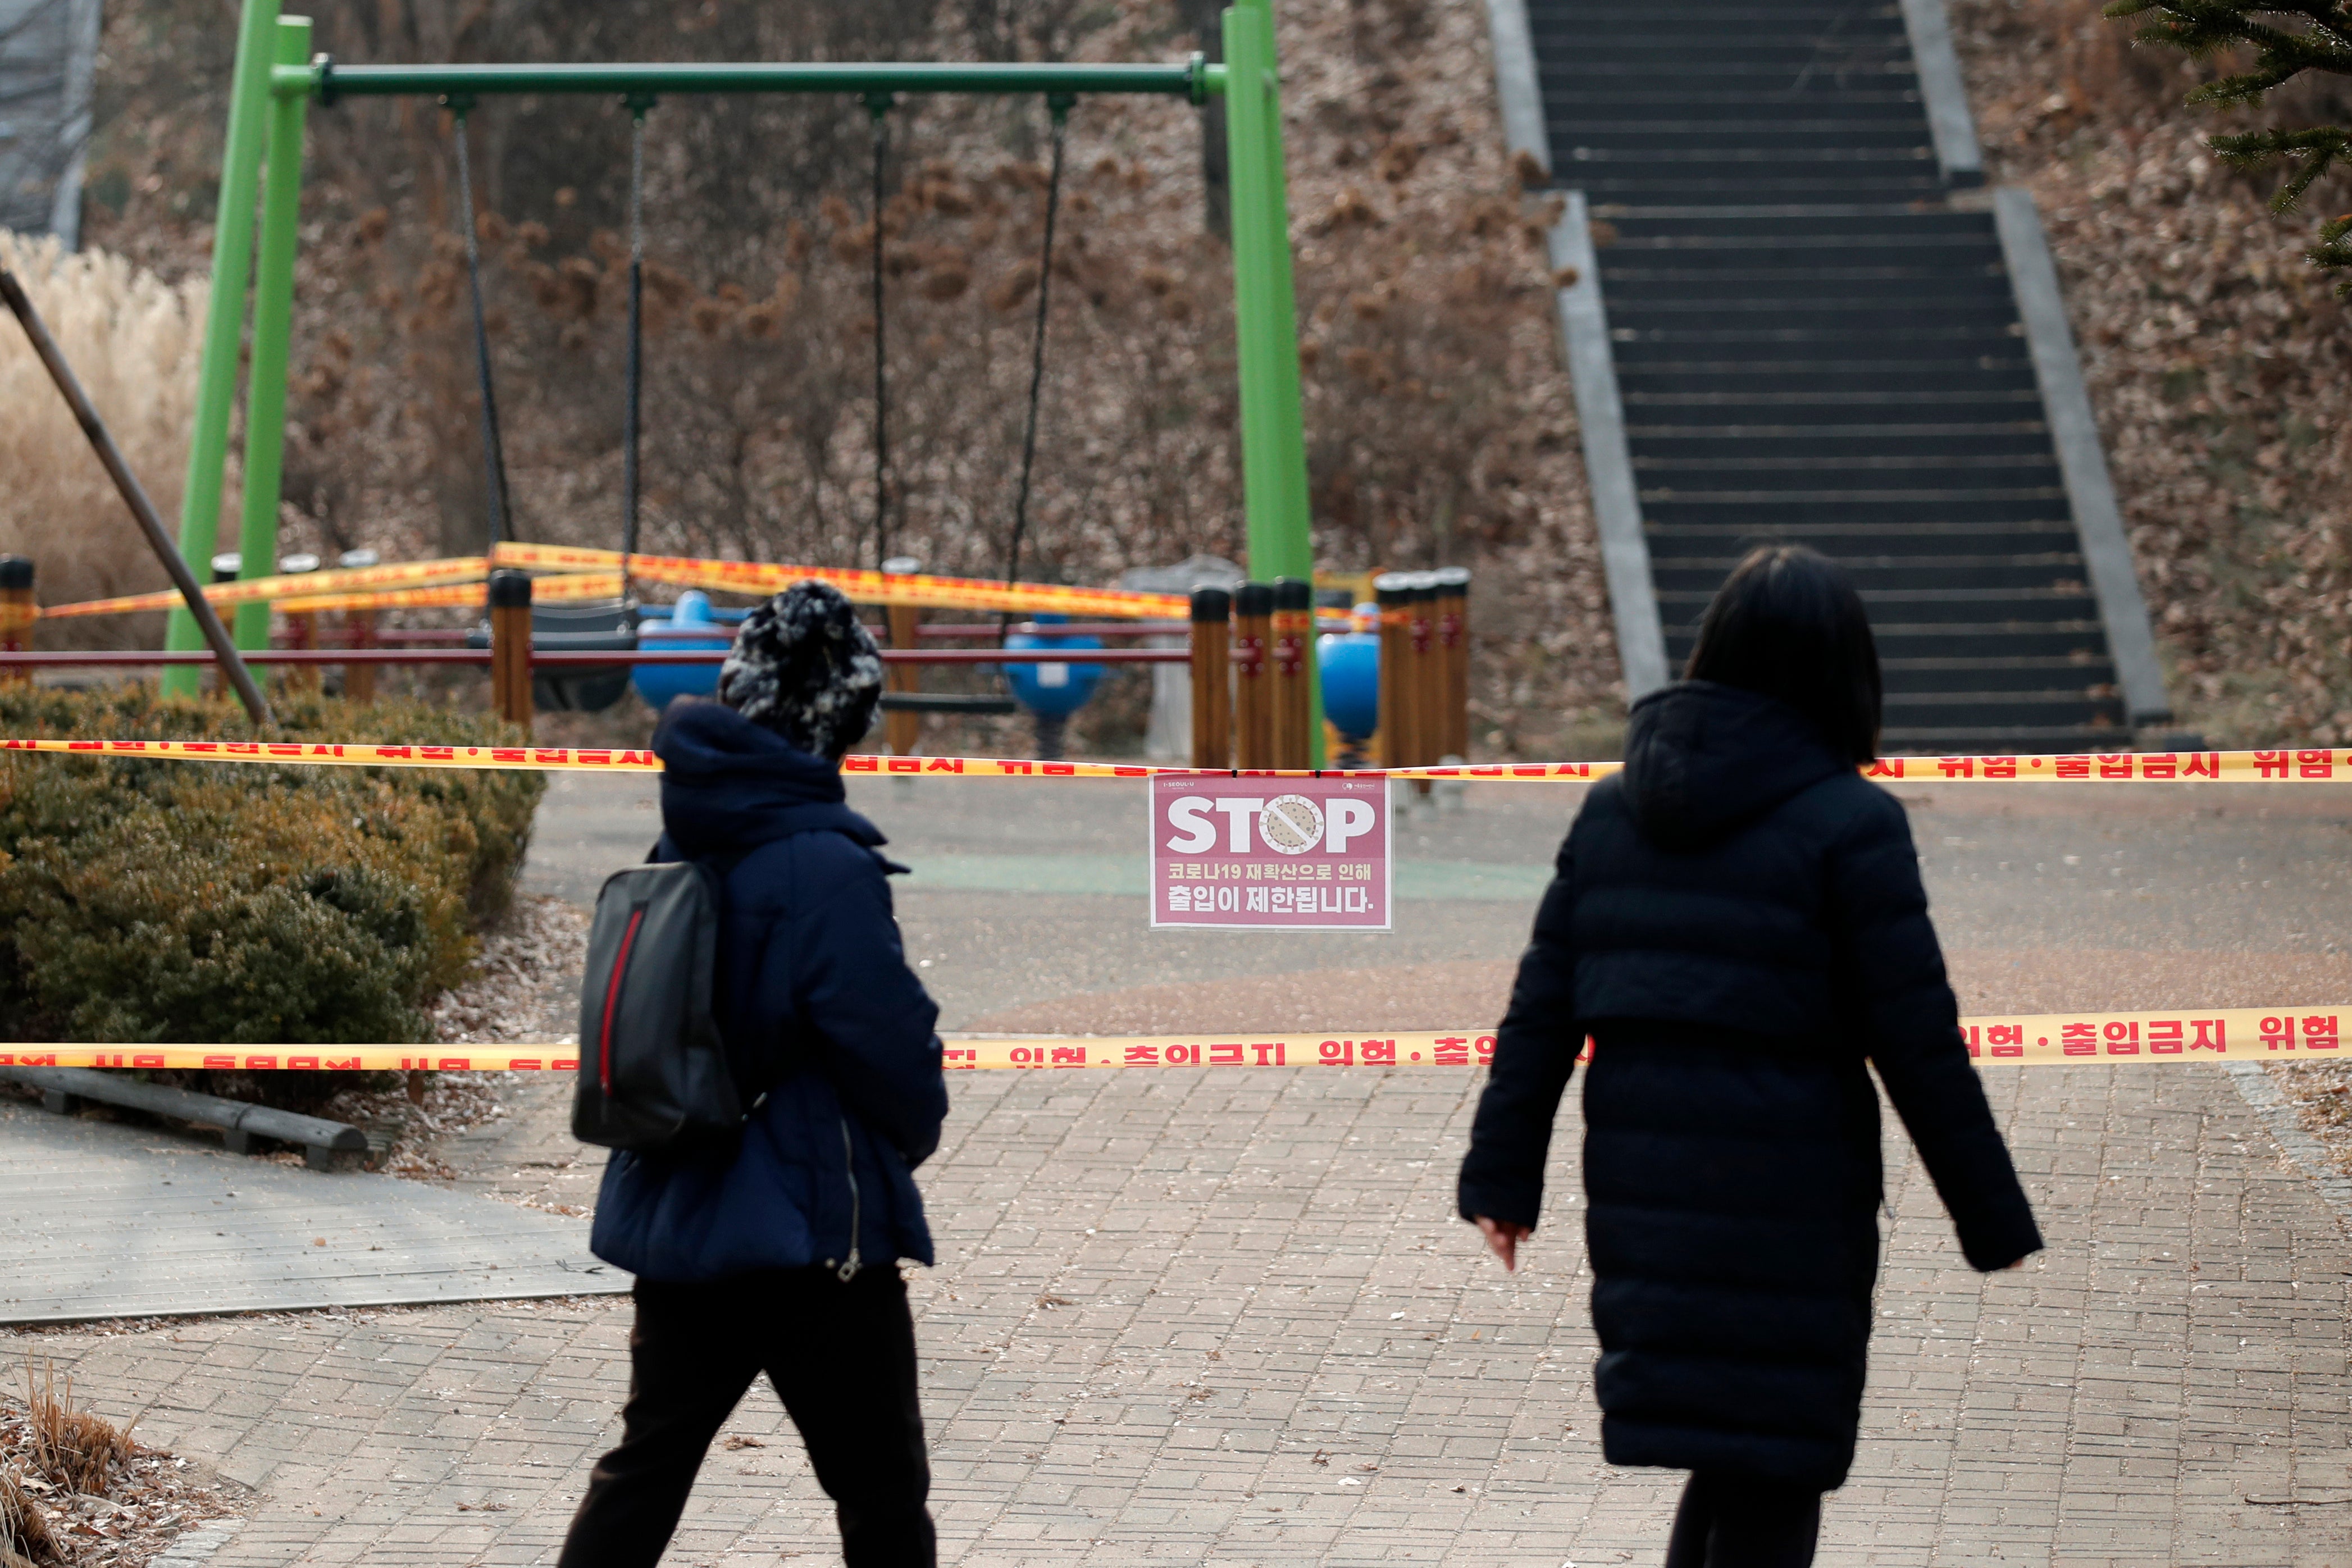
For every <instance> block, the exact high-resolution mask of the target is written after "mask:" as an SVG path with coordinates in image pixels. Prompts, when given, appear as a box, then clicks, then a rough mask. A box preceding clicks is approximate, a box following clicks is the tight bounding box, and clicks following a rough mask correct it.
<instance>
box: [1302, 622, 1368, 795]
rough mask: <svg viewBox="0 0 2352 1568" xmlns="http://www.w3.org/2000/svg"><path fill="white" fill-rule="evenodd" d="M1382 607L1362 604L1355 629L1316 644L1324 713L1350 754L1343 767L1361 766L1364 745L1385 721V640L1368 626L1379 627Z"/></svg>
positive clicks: (1345, 756)
mask: <svg viewBox="0 0 2352 1568" xmlns="http://www.w3.org/2000/svg"><path fill="white" fill-rule="evenodd" d="M1380 613H1381V612H1380V606H1379V605H1357V606H1356V611H1355V628H1356V629H1354V630H1352V631H1347V632H1326V633H1325V634H1324V635H1323V636H1322V637H1318V638H1317V639H1316V641H1315V658H1316V663H1317V665H1318V668H1320V670H1321V671H1322V675H1323V713H1324V716H1325V717H1326V718H1328V719H1329V720H1330V721H1331V727H1332V728H1333V729H1335V730H1337V731H1339V738H1340V739H1341V740H1342V741H1344V742H1347V750H1346V752H1344V753H1343V754H1342V755H1341V757H1340V759H1339V765H1340V766H1341V767H1360V766H1361V765H1362V764H1363V760H1364V759H1363V748H1364V742H1366V741H1369V740H1370V739H1371V738H1372V731H1375V730H1377V729H1379V728H1380V723H1381V638H1380V634H1379V633H1378V632H1376V631H1372V630H1370V629H1368V628H1370V627H1373V626H1379V625H1380Z"/></svg>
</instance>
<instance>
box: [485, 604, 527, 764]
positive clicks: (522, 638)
mask: <svg viewBox="0 0 2352 1568" xmlns="http://www.w3.org/2000/svg"><path fill="white" fill-rule="evenodd" d="M490 699H491V700H492V701H493V702H494V703H496V704H497V706H498V710H499V718H501V719H503V720H505V721H507V722H508V723H509V724H520V725H521V726H522V727H523V728H524V729H526V730H528V729H530V721H531V705H530V578H529V577H527V576H525V575H524V574H522V573H520V572H493V573H491V574H490Z"/></svg>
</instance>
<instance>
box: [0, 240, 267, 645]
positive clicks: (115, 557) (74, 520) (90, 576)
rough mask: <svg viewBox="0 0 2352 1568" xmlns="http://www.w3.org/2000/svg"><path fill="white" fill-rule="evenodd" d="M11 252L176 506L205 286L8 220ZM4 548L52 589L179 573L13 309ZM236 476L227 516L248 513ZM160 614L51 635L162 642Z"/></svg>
mask: <svg viewBox="0 0 2352 1568" xmlns="http://www.w3.org/2000/svg"><path fill="white" fill-rule="evenodd" d="M0 265H5V267H6V268H8V270H10V271H11V272H14V273H15V274H16V276H17V278H18V279H21V280H22V281H23V283H24V285H25V291H26V293H27V294H28V295H30V296H31V297H32V300H33V304H34V307H35V309H37V310H39V311H40V313H41V317H42V319H43V320H44V321H46V322H47V324H48V329H49V331H50V333H51V335H52V336H54V337H55V338H56V339H57V340H58V347H59V349H61V350H62V351H63V352H64V353H65V357H66V362H67V363H68V364H70V365H71V366H72V367H73V370H74V374H75V375H76V376H77V377H78V378H79V380H80V382H81V384H82V387H83V390H85V391H87V392H88V393H89V399H90V402H91V403H93V404H95V405H97V408H98V412H99V416H100V417H101V418H103V419H104V420H105V421H106V424H107V427H108V428H109V429H110V430H111V431H112V432H113V434H114V439H115V443H116V445H118V446H120V447H121V448H122V453H123V456H124V457H125V458H127V459H128V460H129V462H130V464H131V472H132V473H134V474H136V475H138V476H139V481H140V483H141V484H142V485H144V486H145V487H146V489H147V493H148V495H149V496H150V497H151V498H152V500H154V502H155V506H156V510H159V511H160V512H162V513H163V516H164V517H165V518H166V519H173V518H175V517H176V516H177V514H178V511H179V507H180V495H181V491H182V489H183V488H184V481H185V479H186V467H187V454H188V426H189V423H190V421H191V419H192V418H193V417H194V407H195V393H196V362H197V355H198V352H199V350H200V348H201V346H202V342H203V338H204V319H205V299H206V295H207V290H206V286H205V283H203V282H202V281H200V280H193V279H192V280H191V281H188V282H185V283H182V284H177V285H173V284H168V283H165V282H163V280H162V279H159V278H157V277H156V276H155V275H154V274H152V273H151V272H148V271H145V270H143V269H142V268H138V267H134V266H133V265H131V263H130V262H128V261H125V260H124V259H122V258H121V257H118V256H111V255H109V254H107V253H106V252H104V251H100V250H86V251H83V252H81V253H80V254H79V255H68V254H66V253H65V252H63V251H61V250H59V249H58V244H57V242H56V241H55V240H53V239H35V238H32V237H28V236H21V235H15V234H10V233H8V232H6V231H5V230H0ZM0 474H5V475H6V476H7V483H6V484H5V485H0V549H5V550H7V551H9V552H14V553H16V554H20V555H29V556H31V557H32V558H33V560H34V562H35V564H36V566H37V569H38V571H39V574H40V578H39V584H38V586H39V590H40V597H41V602H42V603H44V604H50V605H56V604H65V603H68V602H70V601H72V600H76V599H94V598H100V597H104V596H107V595H114V594H130V593H138V592H142V591H144V590H147V589H152V588H161V587H164V586H167V585H168V583H167V580H166V578H165V577H164V575H163V567H162V566H160V565H158V564H157V563H156V561H155V558H154V556H153V555H152V553H151V552H149V551H148V549H147V546H146V544H145V542H143V541H142V538H141V537H140V534H139V529H138V525H137V524H136V523H134V522H133V521H131V513H130V512H129V510H127V509H126V508H125V507H124V506H123V504H122V498H121V496H120V495H118V494H116V493H115V489H114V486H113V484H112V482H111V481H110V480H109V479H107V477H106V470H105V469H103V468H100V466H99V462H98V458H97V456H96V455H95V454H94V453H92V452H91V451H90V449H89V442H88V441H87V440H85V439H84V438H83V436H82V433H81V429H80V427H79V426H77V425H76V424H75V423H74V420H73V416H72V415H71V414H70V413H68V411H67V408H66V405H65V400H64V399H63V398H61V397H59V396H58V390H57V387H56V386H55V385H54V384H52V383H51V382H50V380H49V376H48V372H47V370H46V369H44V368H43V367H42V365H41V362H40V361H39V359H38V358H37V357H36V356H35V355H34V353H33V350H32V345H31V344H29V343H27V342H26V341H25V338H24V334H23V333H22V332H20V331H17V329H16V323H15V322H14V321H9V322H7V323H6V324H5V326H0ZM235 488H236V487H235V486H234V485H233V484H232V485H231V487H230V489H231V491H232V493H231V495H230V496H229V497H228V499H227V500H226V502H225V503H224V510H223V515H224V516H226V517H230V518H234V517H235V516H236V506H237V504H238V503H237V500H236V496H235V494H234V490H235ZM155 630H156V626H155V624H154V622H153V621H152V619H142V618H131V619H123V618H110V619H107V620H103V621H82V622H78V623H73V624H71V625H70V626H68V623H64V622H60V623H58V626H57V627H56V628H45V629H44V636H43V637H42V639H41V640H42V641H43V642H44V643H45V644H47V645H48V646H50V647H67V646H75V645H76V644H79V646H91V644H92V643H93V642H94V641H95V640H96V639H105V640H106V641H107V642H110V643H111V644H112V645H113V646H117V647H121V646H127V645H129V644H131V643H132V642H134V641H136V640H138V638H139V637H146V638H147V639H149V640H150V641H152V637H153V636H154V633H155Z"/></svg>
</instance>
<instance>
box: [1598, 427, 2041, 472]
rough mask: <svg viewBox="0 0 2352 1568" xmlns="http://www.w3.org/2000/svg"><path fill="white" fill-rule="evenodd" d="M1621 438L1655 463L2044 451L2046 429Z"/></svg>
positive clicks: (1755, 431) (1631, 433)
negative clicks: (1628, 441)
mask: <svg viewBox="0 0 2352 1568" xmlns="http://www.w3.org/2000/svg"><path fill="white" fill-rule="evenodd" d="M1625 434H1626V437H1627V439H1628V440H1630V441H1631V442H1632V443H1633V452H1634V455H1635V456H1636V457H1639V458H1643V459H1646V460H1648V461H1650V462H1653V463H1658V462H1667V461H1687V460H1709V459H1720V460H1752V459H1754V458H1767V457H1769V458H1782V457H1793V458H1870V457H1884V458H1895V457H1901V458H1914V459H1919V458H1928V459H1933V458H2002V457H2039V458H2047V457H2049V456H2050V453H2051V446H2050V433H2049V432H2048V431H2047V430H2045V429H2043V428H2042V426H2041V424H2040V422H2039V421H2032V422H2021V423H2020V424H2018V425H2015V426H2000V425H1973V426H1969V425H1963V426H1951V425H1918V426H1813V427H1811V428H1807V427H1804V426H1799V427H1797V428H1794V429H1790V428H1786V427H1774V426H1738V425H1724V426H1717V427H1714V428H1707V427H1703V426H1690V425H1665V426H1658V425H1636V426H1630V427H1629V428H1628V429H1627V430H1626V432H1625Z"/></svg>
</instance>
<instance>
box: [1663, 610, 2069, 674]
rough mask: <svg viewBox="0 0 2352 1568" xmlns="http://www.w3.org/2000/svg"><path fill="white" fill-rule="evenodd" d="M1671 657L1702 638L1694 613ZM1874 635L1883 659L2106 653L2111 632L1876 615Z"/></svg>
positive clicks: (1671, 643)
mask: <svg viewBox="0 0 2352 1568" xmlns="http://www.w3.org/2000/svg"><path fill="white" fill-rule="evenodd" d="M1665 629H1666V657H1667V659H1668V661H1669V663H1670V665H1671V666H1672V668H1676V669H1680V668H1682V666H1683V663H1684V661H1685V659H1687V658H1690V650H1691V647H1692V645H1693V644H1694V643H1695V642H1696V640H1697V638H1698V616H1697V614H1696V613H1693V614H1691V615H1689V616H1686V617H1685V618H1684V619H1682V620H1680V621H1670V622H1668V623H1667V624H1666V628H1665ZM1870 633H1871V636H1872V637H1874V639H1875V640H1876V641H1877V643H1878V657H1879V658H1881V659H1895V658H2074V657H2076V656H2077V655H2080V656H2082V657H2084V658H2105V657H2106V646H2107V645H2106V633H2105V630H2104V629H2103V628H2102V627H2101V626H2100V624H2099V623H2098V622H2097V621H2095V620H2082V621H2066V622H2057V623H2053V624H2049V625H2041V626H2036V625H2032V624H2020V625H2011V624H2009V623H2006V622H1979V623H1956V624H1952V625H1948V626H1910V625H1907V624H1903V623H1895V622H1886V621H1881V620H1880V619H1879V618H1878V617H1876V616H1873V617H1872V619H1871V627H1870Z"/></svg>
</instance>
